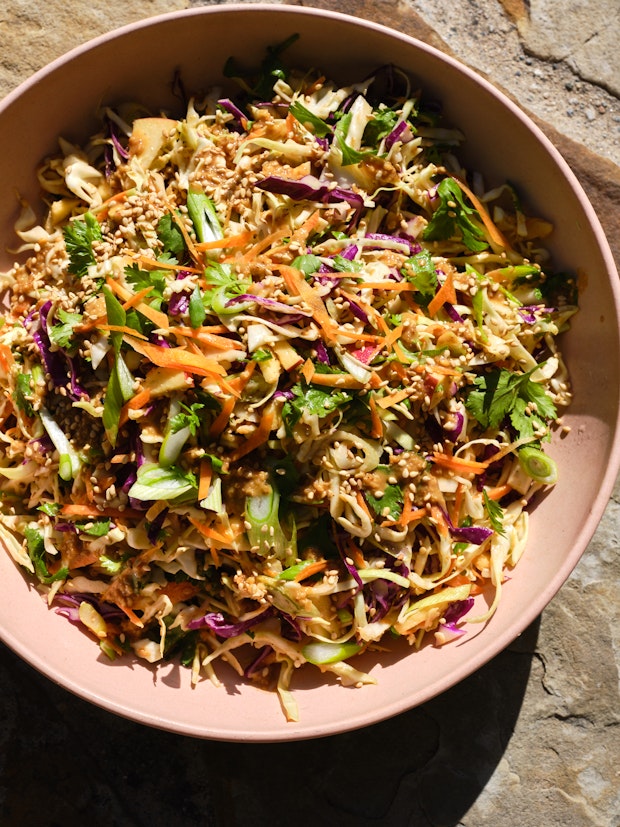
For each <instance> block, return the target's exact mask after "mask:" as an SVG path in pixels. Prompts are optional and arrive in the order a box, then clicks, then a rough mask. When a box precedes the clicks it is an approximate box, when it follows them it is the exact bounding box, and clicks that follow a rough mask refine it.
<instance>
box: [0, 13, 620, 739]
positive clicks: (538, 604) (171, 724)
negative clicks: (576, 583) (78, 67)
mask: <svg viewBox="0 0 620 827" xmlns="http://www.w3.org/2000/svg"><path fill="white" fill-rule="evenodd" d="M249 12H252V13H265V14H268V15H273V16H274V17H277V16H278V15H284V14H286V15H296V16H299V18H300V20H301V19H303V18H304V17H313V18H315V17H320V18H324V19H325V20H326V21H328V20H338V21H342V22H344V23H346V24H348V25H352V26H354V27H357V28H363V29H370V30H374V31H378V32H379V33H383V34H384V35H387V36H388V37H390V38H396V39H398V40H400V41H402V42H403V43H404V44H405V45H408V46H409V47H411V48H413V49H417V50H420V51H422V52H425V53H427V54H429V55H431V56H433V57H435V58H439V59H440V60H441V61H443V62H444V63H447V64H448V65H449V66H451V67H452V68H453V69H455V70H456V71H458V72H459V73H464V74H465V75H467V76H468V77H469V78H470V79H471V80H472V81H474V83H475V84H477V85H479V86H481V87H482V88H483V89H485V90H486V91H487V92H488V93H490V95H491V96H492V97H494V98H495V99H496V100H498V101H499V102H500V103H501V104H502V105H503V106H504V107H506V108H507V109H509V110H510V112H511V114H512V115H513V117H516V118H517V119H518V120H519V121H521V123H522V125H523V126H524V127H525V128H526V129H527V130H528V131H529V132H530V133H532V134H533V136H534V137H535V138H536V140H537V141H538V143H539V144H541V145H542V146H543V148H544V149H545V151H546V152H547V154H548V155H549V156H550V158H551V159H552V160H553V162H554V163H555V164H556V166H557V167H558V168H559V170H560V171H561V173H562V174H563V175H564V177H565V178H566V179H567V180H568V182H569V184H570V186H571V189H572V191H573V193H574V195H575V197H576V198H577V199H578V201H579V202H580V206H581V208H582V210H583V212H584V214H585V216H586V218H587V221H588V224H589V227H590V229H591V230H592V232H593V234H594V237H595V240H596V244H597V246H598V249H599V251H600V254H601V257H602V260H603V262H604V265H605V267H606V269H607V272H608V274H609V282H610V286H611V290H612V293H613V296H614V301H615V307H614V310H615V314H616V317H617V318H620V286H619V282H618V272H617V268H616V264H615V261H614V257H613V254H612V252H611V248H610V246H609V243H608V240H607V238H606V236H605V233H604V231H603V228H602V225H601V223H600V220H599V218H598V216H597V214H596V211H595V210H594V207H593V206H592V204H591V202H590V200H589V199H588V197H587V195H586V193H585V191H584V189H583V187H582V185H581V183H580V181H579V179H578V178H577V176H576V175H575V173H574V172H573V170H572V169H571V167H570V166H569V164H568V163H567V161H566V160H565V159H564V157H563V156H562V154H561V153H560V151H559V150H558V149H557V148H556V146H555V145H554V144H553V142H552V141H551V140H550V139H549V138H548V137H547V136H546V134H545V133H544V132H543V130H542V129H541V128H540V127H539V126H538V125H537V123H535V122H534V121H533V120H532V118H531V117H530V116H529V115H528V114H527V112H525V110H524V109H522V108H521V107H520V105H519V104H518V103H516V102H515V101H514V100H513V99H512V98H511V97H509V96H508V95H507V93H506V92H504V91H503V90H502V89H501V88H499V87H497V86H495V85H494V84H493V83H491V82H490V81H489V80H487V79H486V77H485V76H484V75H482V74H479V73H478V72H477V71H476V70H474V69H473V68H471V67H470V66H468V65H467V64H465V63H463V62H461V61H460V60H459V59H457V58H455V57H453V56H452V55H451V54H447V53H444V52H443V51H441V50H440V49H438V48H436V47H434V46H431V45H430V44H428V43H425V42H424V41H422V40H420V39H419V38H416V37H413V36H411V35H408V34H405V33H404V32H402V31H399V30H398V29H393V28H391V27H389V26H386V25H385V24H382V23H376V22H374V21H371V20H367V19H360V18H357V17H354V16H353V15H350V14H346V13H343V12H337V11H331V10H326V9H319V8H315V7H312V6H293V5H288V4H280V5H274V4H271V3H264V2H260V3H249V4H243V3H239V2H236V3H230V4H225V5H218V6H198V7H192V8H188V9H181V10H176V11H171V12H166V13H163V14H157V15H153V16H148V17H145V18H142V19H140V20H137V21H133V22H131V23H128V24H125V25H123V26H119V27H117V28H113V29H111V30H109V31H108V32H105V33H103V34H100V35H97V36H96V37H93V38H91V39H89V40H87V41H85V42H83V43H81V44H79V45H77V46H74V47H73V48H71V49H70V50H68V51H67V52H65V53H64V54H62V55H60V56H58V57H56V58H55V59H53V60H52V61H50V62H49V63H48V64H46V65H45V66H43V67H41V68H40V69H38V70H37V71H36V72H34V73H33V74H32V75H31V76H30V77H28V78H27V79H25V80H24V81H22V82H21V83H20V84H18V85H17V86H16V87H15V88H14V89H13V90H11V91H10V92H9V93H8V94H7V95H6V96H5V97H4V98H3V99H2V100H1V101H0V115H2V113H3V112H4V111H5V110H6V109H7V108H9V107H10V106H11V105H12V104H13V102H14V101H16V100H17V99H18V98H20V97H21V96H22V95H24V94H25V93H27V92H28V90H29V89H30V88H32V87H34V86H35V85H36V84H38V83H39V82H41V81H42V80H43V79H44V78H46V77H47V76H49V75H52V74H53V73H55V72H56V71H57V70H59V69H60V68H61V67H63V66H65V65H66V64H68V63H70V62H73V61H75V60H77V59H79V58H80V56H81V55H83V54H85V53H87V52H89V51H91V50H92V49H94V48H97V47H98V46H99V45H101V44H104V43H110V42H111V41H114V40H118V39H122V38H125V37H127V36H128V35H131V34H132V33H134V32H136V31H138V30H143V29H147V28H152V27H158V26H165V25H166V24H167V23H168V22H171V21H173V20H178V19H179V18H191V17H196V18H203V17H210V16H220V17H221V16H237V15H242V14H244V13H245V14H247V13H249ZM616 391H617V402H618V404H617V405H616V417H615V422H614V423H613V426H614V431H613V439H612V447H611V451H610V453H609V457H608V463H607V467H606V470H605V473H604V475H603V479H602V483H601V486H600V489H599V492H598V494H597V497H596V499H595V503H594V507H593V508H592V509H591V510H590V511H589V513H588V515H587V518H586V520H585V522H584V523H583V526H582V528H581V531H580V532H579V534H578V536H577V537H576V538H575V542H574V543H573V546H572V548H571V551H570V553H569V554H568V555H567V556H566V558H565V559H564V561H563V564H562V565H561V566H560V567H559V568H558V569H557V570H556V571H555V575H554V576H553V578H552V579H551V580H550V581H549V582H548V583H547V584H546V587H545V588H544V589H543V590H541V592H540V594H539V595H538V598H537V599H536V600H533V601H532V602H531V603H529V604H528V605H527V607H526V609H525V610H524V613H523V617H522V618H521V621H520V623H518V624H512V625H511V626H510V628H508V629H506V630H505V631H504V632H503V633H502V634H499V635H495V636H492V637H491V639H490V640H489V641H488V642H487V645H486V646H485V648H484V649H481V650H480V652H478V653H477V654H476V655H475V656H474V657H473V658H470V659H469V660H467V661H465V660H464V662H463V663H462V665H461V667H460V668H458V669H456V670H455V673H454V676H453V679H451V680H450V682H449V684H446V682H445V680H443V681H441V686H440V688H439V689H437V687H436V683H437V681H436V680H431V681H430V682H429V685H428V687H427V689H426V691H425V692H423V693H420V695H421V697H420V698H419V699H417V700H416V701H415V702H414V703H411V702H410V701H408V700H407V697H406V696H404V697H402V698H400V699H399V700H397V701H394V702H392V703H390V704H388V705H382V706H381V707H380V708H377V709H376V710H375V712H374V713H373V714H368V712H365V713H363V714H359V715H357V716H352V717H348V718H347V719H346V721H344V722H342V724H341V725H340V726H335V725H332V726H331V727H327V728H321V727H320V726H319V727H317V726H315V727H314V728H313V729H309V728H304V726H303V721H302V722H300V726H294V727H292V728H291V729H288V730H283V731H282V732H280V733H277V734H270V735H269V737H264V734H261V733H258V734H257V735H256V736H254V735H253V733H251V732H247V731H246V732H243V733H232V734H231V733H229V732H225V731H223V730H221V729H218V727H217V725H215V726H214V725H213V724H211V725H210V726H209V727H208V728H205V727H204V726H202V725H196V726H185V725H179V724H178V723H177V722H175V721H173V720H164V719H163V718H162V719H159V720H155V719H154V717H153V715H151V714H150V713H148V712H143V711H142V710H141V709H140V707H139V704H131V703H127V704H121V703H110V702H109V701H108V700H107V699H106V697H105V693H99V692H97V691H94V690H90V689H88V688H87V687H84V686H81V685H80V684H79V683H78V682H77V681H73V680H71V679H69V680H67V678H66V677H65V676H63V675H62V673H61V671H60V670H59V669H57V668H54V667H52V666H50V665H49V664H48V663H47V662H46V661H45V659H44V658H42V657H37V656H36V655H35V656H33V654H32V652H30V651H29V649H28V647H27V646H25V645H24V644H23V643H22V642H21V641H20V639H19V635H16V634H15V633H14V632H13V631H12V630H10V629H8V630H7V629H4V628H2V627H1V626H0V639H1V640H2V641H3V642H4V643H6V644H7V646H9V648H11V649H12V650H13V651H14V652H15V653H16V654H17V655H19V656H20V657H21V658H22V659H23V660H25V661H26V662H27V663H29V664H30V665H31V666H32V667H34V668H35V669H36V670H37V671H39V672H40V673H41V674H43V675H45V676H46V677H47V678H49V679H50V680H52V681H53V682H55V683H56V684H58V685H60V686H62V687H63V688H65V689H67V690H68V691H70V692H72V693H73V694H75V695H76V696H78V697H81V698H83V699H84V700H87V701H89V702H91V703H93V704H95V705H96V706H99V707H101V708H104V709H106V710H108V711H111V712H114V713H115V714H118V715H120V716H121V717H125V718H128V719H130V720H133V721H137V722H140V723H143V724H145V725H149V726H154V727H157V728H160V729H164V730H168V731H173V732H177V733H180V734H185V735H191V736H197V737H202V738H211V739H213V740H228V741H246V742H250V741H262V742H265V741H273V742H275V741H288V740H299V739H306V738H314V737H323V736H326V735H333V734H337V733H341V732H345V731H349V730H352V729H357V728H361V727H363V726H367V725H370V724H373V723H377V722H379V721H381V720H385V719H387V718H389V717H392V716H394V715H397V714H399V713H401V712H404V711H406V710H408V709H411V708H413V707H414V706H418V705H420V704H422V703H425V702H427V701H429V700H430V699H432V698H433V697H435V696H436V695H437V694H439V693H440V692H443V691H446V690H447V689H448V688H450V687H452V686H454V685H455V684H457V683H458V682H460V681H461V680H463V679H464V678H466V677H468V676H469V675H471V674H472V673H473V672H475V671H476V670H478V669H479V668H480V667H482V666H483V665H484V664H485V663H487V662H489V661H490V660H491V659H492V658H493V657H495V656H496V655H497V654H499V653H500V652H501V651H503V649H504V648H505V647H506V646H507V645H509V644H510V643H511V642H512V641H513V640H515V638H517V637H518V636H519V635H520V634H521V633H522V632H523V631H524V630H525V629H526V628H527V626H529V625H530V624H531V623H532V622H533V621H534V620H535V618H536V617H538V615H539V614H540V613H541V612H542V610H543V609H544V608H545V607H546V606H547V605H548V603H549V602H550V600H551V599H552V598H553V597H554V596H555V595H556V594H557V592H558V591H559V590H560V588H561V587H562V586H563V584H564V583H565V582H566V580H567V579H568V577H569V575H570V574H571V572H572V571H573V569H574V568H575V566H576V565H577V563H578V562H579V559H580V558H581V556H582V554H583V552H584V551H585V549H586V546H587V544H588V543H589V541H590V540H591V538H592V536H593V534H594V532H595V530H596V528H597V526H598V524H599V522H600V520H601V518H602V516H603V513H604V511H605V509H606V507H607V504H608V501H609V498H610V495H611V492H612V490H613V486H614V483H615V481H616V478H617V475H618V470H619V469H620V388H617V389H616ZM610 425H611V423H610Z"/></svg>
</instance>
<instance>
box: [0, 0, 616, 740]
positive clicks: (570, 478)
mask: <svg viewBox="0 0 620 827" xmlns="http://www.w3.org/2000/svg"><path fill="white" fill-rule="evenodd" d="M293 33H300V35H301V37H300V39H299V41H298V42H297V43H296V44H295V46H294V47H293V48H292V49H291V50H290V52H289V53H288V54H287V59H288V60H289V62H290V63H291V64H293V63H294V64H297V65H307V66H311V65H315V64H316V63H317V62H318V63H320V66H321V68H322V69H324V70H325V71H326V72H327V73H328V74H332V75H334V76H336V77H341V78H342V79H343V80H348V81H351V80H357V79H359V78H360V77H363V76H364V75H365V74H366V73H368V72H369V71H371V70H372V69H374V68H376V67H377V66H379V65H381V64H383V63H388V62H392V63H395V64H397V65H400V66H402V67H403V68H404V69H405V70H407V71H408V72H409V73H410V74H411V75H413V76H414V77H416V78H417V79H418V80H419V82H420V85H421V86H422V87H423V88H425V89H426V90H428V91H430V92H431V93H432V94H433V95H435V96H436V97H437V98H438V99H440V100H441V101H442V102H443V104H444V106H445V110H446V114H447V118H448V120H449V121H450V122H452V123H454V124H457V125H458V126H459V127H460V128H461V129H462V130H463V131H464V132H465V134H466V136H467V154H466V156H465V161H466V164H467V166H468V167H469V168H476V169H480V170H482V171H483V172H484V175H485V179H486V180H487V182H496V183H499V182H503V181H504V180H506V179H507V178H509V179H510V180H511V181H514V182H515V183H517V184H518V185H519V187H520V188H521V190H522V191H525V192H527V193H528V196H529V206H530V207H531V208H532V209H533V210H534V211H535V212H538V213H539V214H541V215H543V216H544V217H546V218H548V219H550V220H551V221H552V222H553V223H554V224H555V227H556V229H555V232H554V234H553V237H552V243H551V248H552V252H553V255H554V258H555V261H556V263H557V265H558V266H559V267H561V268H565V269H567V270H570V271H573V272H577V271H583V272H584V273H585V279H584V280H585V282H586V288H585V290H584V291H583V295H582V299H581V310H580V313H579V314H578V316H577V317H576V319H575V321H574V324H573V328H572V330H571V332H570V334H569V335H568V337H567V338H566V339H565V341H564V345H563V348H564V352H565V355H566V358H567V361H568V365H569V369H570V373H571V377H572V382H573V386H574V393H575V400H574V403H573V405H572V407H571V408H570V410H569V412H568V413H567V415H566V416H565V417H564V419H565V422H566V423H567V424H568V425H570V426H571V431H570V433H568V434H567V435H566V436H565V437H564V438H563V439H561V440H560V439H557V440H556V441H555V442H554V443H553V445H552V449H551V453H552V455H553V456H554V457H555V458H556V460H557V462H558V465H559V468H560V481H559V482H558V484H557V486H556V487H555V489H554V490H553V492H552V493H551V495H550V496H548V497H546V498H545V499H544V500H543V501H542V502H541V503H540V504H539V505H538V507H537V508H536V510H535V512H534V514H533V516H532V519H531V521H530V525H531V535H530V540H529V544H528V547H527V550H526V552H525V554H524V556H523V558H522V560H521V561H520V563H519V565H518V566H517V568H516V569H515V570H514V572H513V573H512V575H511V578H510V580H509V582H508V583H507V584H506V585H505V588H504V592H503V599H502V601H501V603H500V606H499V609H498V611H497V613H496V615H495V616H494V617H493V619H492V620H491V622H490V623H489V624H488V625H487V626H485V627H479V626H471V625H470V626H469V627H468V632H469V633H468V634H467V635H466V636H464V637H463V638H462V639H461V641H460V642H456V643H451V644H449V645H448V646H446V647H444V648H442V649H438V648H434V647H432V646H426V647H425V648H423V649H422V650H421V651H419V652H414V651H411V650H408V649H407V650H400V651H395V652H394V653H391V654H389V655H385V656H381V657H379V658H377V659H376V662H375V661H372V660H371V659H370V658H367V663H366V666H368V667H369V668H370V671H371V672H372V674H373V675H374V676H375V677H376V679H377V681H378V683H377V685H376V686H366V687H364V688H361V689H349V688H344V687H342V686H340V685H339V684H337V683H335V682H326V683H321V682H320V680H319V679H318V678H317V677H316V676H315V675H313V674H304V673H302V674H298V675H296V677H295V680H294V685H293V687H294V690H295V696H296V699H297V701H298V704H299V710H300V721H299V723H294V724H293V723H286V721H285V720H284V717H283V716H282V713H281V711H280V707H279V703H278V700H277V698H276V696H275V695H274V694H272V693H269V692H266V691H262V690H259V689H257V688H255V687H251V686H247V685H243V684H241V683H239V681H238V679H237V677H236V676H235V675H233V674H232V673H230V674H228V673H222V675H221V677H222V678H223V681H224V686H223V687H222V688H219V689H217V688H215V687H213V686H212V685H211V684H209V683H207V682H206V681H204V682H202V683H200V684H199V685H198V686H197V687H195V688H193V689H192V688H191V686H190V675H189V672H188V670H185V669H182V668H181V667H178V666H176V665H174V664H168V665H165V666H161V667H157V668H155V667H149V666H148V665H145V664H144V663H143V662H139V663H138V662H137V661H124V662H122V663H121V662H114V663H110V661H108V659H107V658H106V657H105V656H103V655H100V654H99V649H98V647H97V646H96V645H95V644H94V643H93V642H92V641H91V640H90V639H89V638H87V637H86V636H85V635H84V634H82V633H81V632H80V631H78V630H77V629H76V628H75V627H73V626H71V625H70V624H68V623H67V621H66V620H65V619H64V618H62V617H60V616H58V615H57V614H55V613H54V612H52V611H50V610H48V608H47V606H46V604H45V603H44V602H43V601H42V600H41V598H40V596H39V595H38V593H37V592H36V590H35V589H33V588H32V587H31V586H29V585H28V584H27V583H26V581H25V579H24V578H23V576H22V574H21V573H20V571H18V569H17V567H16V566H15V564H14V563H13V562H12V560H11V559H10V558H9V556H8V554H6V555H5V554H2V555H0V578H1V583H2V587H1V588H2V599H1V600H0V635H1V637H2V639H3V640H4V641H5V642H6V643H7V644H8V645H9V646H10V647H11V648H12V649H13V650H14V651H15V652H16V653H17V654H18V655H20V656H21V657H22V658H23V659H24V660H26V661H27V662H28V663H30V664H31V665H32V666H34V667H35V668H36V669H38V670H40V671H41V672H42V673H43V674H45V675H46V676H47V677H49V678H50V679H51V680H53V681H55V682H57V683H58V684H60V685H62V686H63V687H65V688H66V689H68V690H70V691H71V692H74V693H75V694H77V695H79V696H80V697H82V698H85V699H86V700H88V701H91V702H92V703H95V704H97V705H99V706H101V707H104V708H105V709H108V710H110V711H111V712H114V713H117V714H119V715H122V716H126V717H127V718H131V719H133V720H135V721H139V722H142V723H144V724H148V725H151V726H156V727H160V728H162V729H166V730H170V731H174V732H178V733H184V734H187V735H193V736H198V737H204V738H213V739H222V740H231V741H284V740H292V739H302V738H312V737H317V736H324V735H328V734H333V733H337V732H342V731H346V730H350V729H354V728H357V727H361V726H364V725H367V724H371V723H374V722H377V721H379V720H382V719H385V718H387V717H389V716H392V715H395V714H397V713H399V712H402V711H404V710H406V709H409V708H411V707H413V706H416V705H417V704H420V703H422V702H424V701H427V700H429V699H430V698H432V697H433V696H435V695H437V694H438V693H440V692H442V691H444V690H445V689H447V688H448V687H450V686H452V685H454V684H455V683H457V682H458V681H460V680H462V679H463V678H465V677H466V676H467V675H469V674H470V673H471V672H473V671H474V670H476V669H477V668H479V667H480V666H482V665H483V664H484V663H485V662H487V661H488V660H490V659H491V658H492V657H493V656H494V655H496V654H497V653H498V652H500V651H501V650H502V649H503V648H504V647H505V646H507V645H508V644H509V643H510V642H511V641H512V640H513V639H514V638H515V637H517V635H519V634H520V633H521V632H522V631H523V630H524V629H525V628H526V627H527V626H528V625H529V624H530V623H531V622H532V621H533V620H534V619H535V618H536V616H537V615H538V614H539V613H540V612H541V611H542V609H543V608H544V607H545V606H546V605H547V603H548V602H549V601H550V600H551V599H552V598H553V596H554V595H555V594H556V592H557V591H558V589H559V588H560V586H561V585H562V584H563V582H564V581H565V580H566V578H567V577H568V575H569V574H570V572H571V570H572V569H573V567H574V566H575V565H576V563H577V561H578V560H579V558H580V556H581V554H582V553H583V551H584V549H585V547H586V545H587V544H588V542H589V540H590V538H591V536H592V534H593V532H594V530H595V528H596V526H597V524H598V522H599V520H600V518H601V516H602V514H603V511H604V509H605V506H606V504H607V501H608V499H609V496H610V493H611V490H612V486H613V483H614V481H615V478H616V475H617V471H618V467H619V465H620V449H619V440H618V411H619V404H618V403H619V390H620V382H619V376H620V347H619V324H618V316H619V307H620V303H619V297H618V276H617V272H616V270H615V266H614V263H613V259H612V256H611V252H610V250H609V247H608V244H607V242H606V240H605V237H604V234H603V232H602V229H601V226H600V224H599V222H598V219H597V217H596V215H595V213H594V210H593V208H592V206H591V205H590V203H589V202H588V200H587V198H586V196H585V194H584V192H583V190H582V189H581V186H580V185H579V183H578V181H577V180H576V178H575V176H574V175H573V173H572V172H571V170H570V169H569V167H568V166H567V164H566V163H565V162H564V161H563V159H562V157H561V156H560V155H559V153H558V152H557V151H556V149H555V148H554V147H553V146H552V144H551V143H550V142H549V141H548V140H547V139H546V138H545V136H544V135H543V134H542V132H541V131H540V130H539V129H538V128H537V127H536V126H534V125H533V124H532V122H531V121H530V120H529V119H528V118H527V117H526V116H525V115H524V114H523V113H522V112H521V111H520V110H519V108H518V107H517V106H515V105H514V104H513V103H512V102H511V101H509V100H508V99H507V98H506V97H504V96H503V95H502V94H500V93H499V92H498V91H497V90H496V89H494V88H493V87H492V86H491V85H490V84H488V83H487V82H485V81H484V80H482V79H481V78H479V77H478V76H477V75H476V74H474V73H473V72H472V71H470V70H469V69H467V68H465V67H463V66H462V65H460V64H459V63H457V62H456V61H454V60H452V59H451V58H449V57H446V56H445V55H443V54H441V53H440V52H438V51H436V50H434V49H433V48H431V47H430V46H427V45H426V44H424V43H421V42H419V41H416V40H413V39H412V38H410V37H407V36H405V35H403V34H400V33H398V32H395V31H392V30H389V29H387V28H384V27H381V26H378V25H375V24H372V23H369V22H364V21H360V20H356V19H354V18H350V17H346V16H344V15H340V14H335V13H330V12H326V11H319V10H314V9H308V8H300V7H287V6H271V5H244V6H240V5H239V6H224V7H211V8H200V9H192V10H188V11H185V12H175V13H172V14H169V15H164V16H161V17H157V18H153V19H149V20H145V21H143V22H141V23H137V24H134V25H131V26H126V27H124V28H122V29H119V30H117V31H114V32H112V33H110V34H108V35H105V36H103V37H99V38H97V39H95V40H93V41H91V42H89V43H87V44H85V45H84V46H81V47H80V48H78V49H75V50H73V51H71V52H69V54H67V55H66V56H65V57H63V58H61V59H59V60H57V61H55V62H54V63H52V64H51V65H49V66H48V67H47V68H45V69H43V70H42V71H40V72H38V73H37V74H36V75H34V77H32V78H31V79H30V80H29V81H27V82H26V83H24V84H23V85H22V86H21V87H19V88H18V89H17V90H16V91H14V92H13V93H12V94H11V95H9V96H8V97H7V98H6V99H5V100H4V101H3V102H2V104H1V105H0V146H1V147H2V153H1V154H0V180H1V181H2V182H3V188H4V197H3V198H2V199H0V231H1V235H2V238H3V240H4V241H3V245H2V247H3V251H0V258H1V259H2V260H0V265H1V266H3V267H5V266H7V265H9V264H10V263H12V259H11V256H10V254H8V253H6V252H4V247H6V246H10V245H11V244H12V242H13V222H14V221H15V218H16V212H17V210H16V204H15V202H14V199H13V197H12V195H13V193H14V192H16V191H19V192H20V193H21V194H22V195H23V196H25V197H26V198H28V199H30V200H31V201H35V200H36V196H37V186H36V179H35V175H34V170H35V167H36V165H37V163H38V162H39V161H40V160H41V158H42V157H43V156H44V155H45V154H46V153H48V152H50V151H53V150H54V149H55V147H56V139H57V136H58V135H62V136H63V137H65V138H67V139H68V140H72V141H76V142H79V141H80V140H82V139H84V138H85V137H87V135H88V134H89V133H90V131H91V129H92V128H94V127H95V126H96V123H95V119H94V111H95V108H96V106H97V105H98V104H99V103H100V102H101V101H105V102H115V101H119V100H127V99H138V100H140V101H141V102H143V103H145V104H146V105H148V106H151V107H154V108H155V109H157V108H159V107H165V106H168V105H172V104H173V102H174V101H173V98H172V97H171V92H170V81H171V78H172V76H173V73H174V71H175V69H180V70H181V72H182V76H183V78H184V83H185V86H186V88H187V89H191V90H199V89H204V88H206V87H209V86H211V85H212V84H213V83H217V82H218V81H221V69H222V67H223V65H224V62H225V60H226V58H228V57H229V56H230V55H234V56H236V57H238V58H240V59H242V60H243V61H244V62H246V63H247V64H248V65H256V64H257V63H258V61H259V60H260V59H261V57H262V55H263V54H264V49H265V47H266V46H268V45H271V44H273V43H274V42H281V41H282V40H284V39H285V38H286V37H288V36H289V35H290V34H293Z"/></svg>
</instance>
